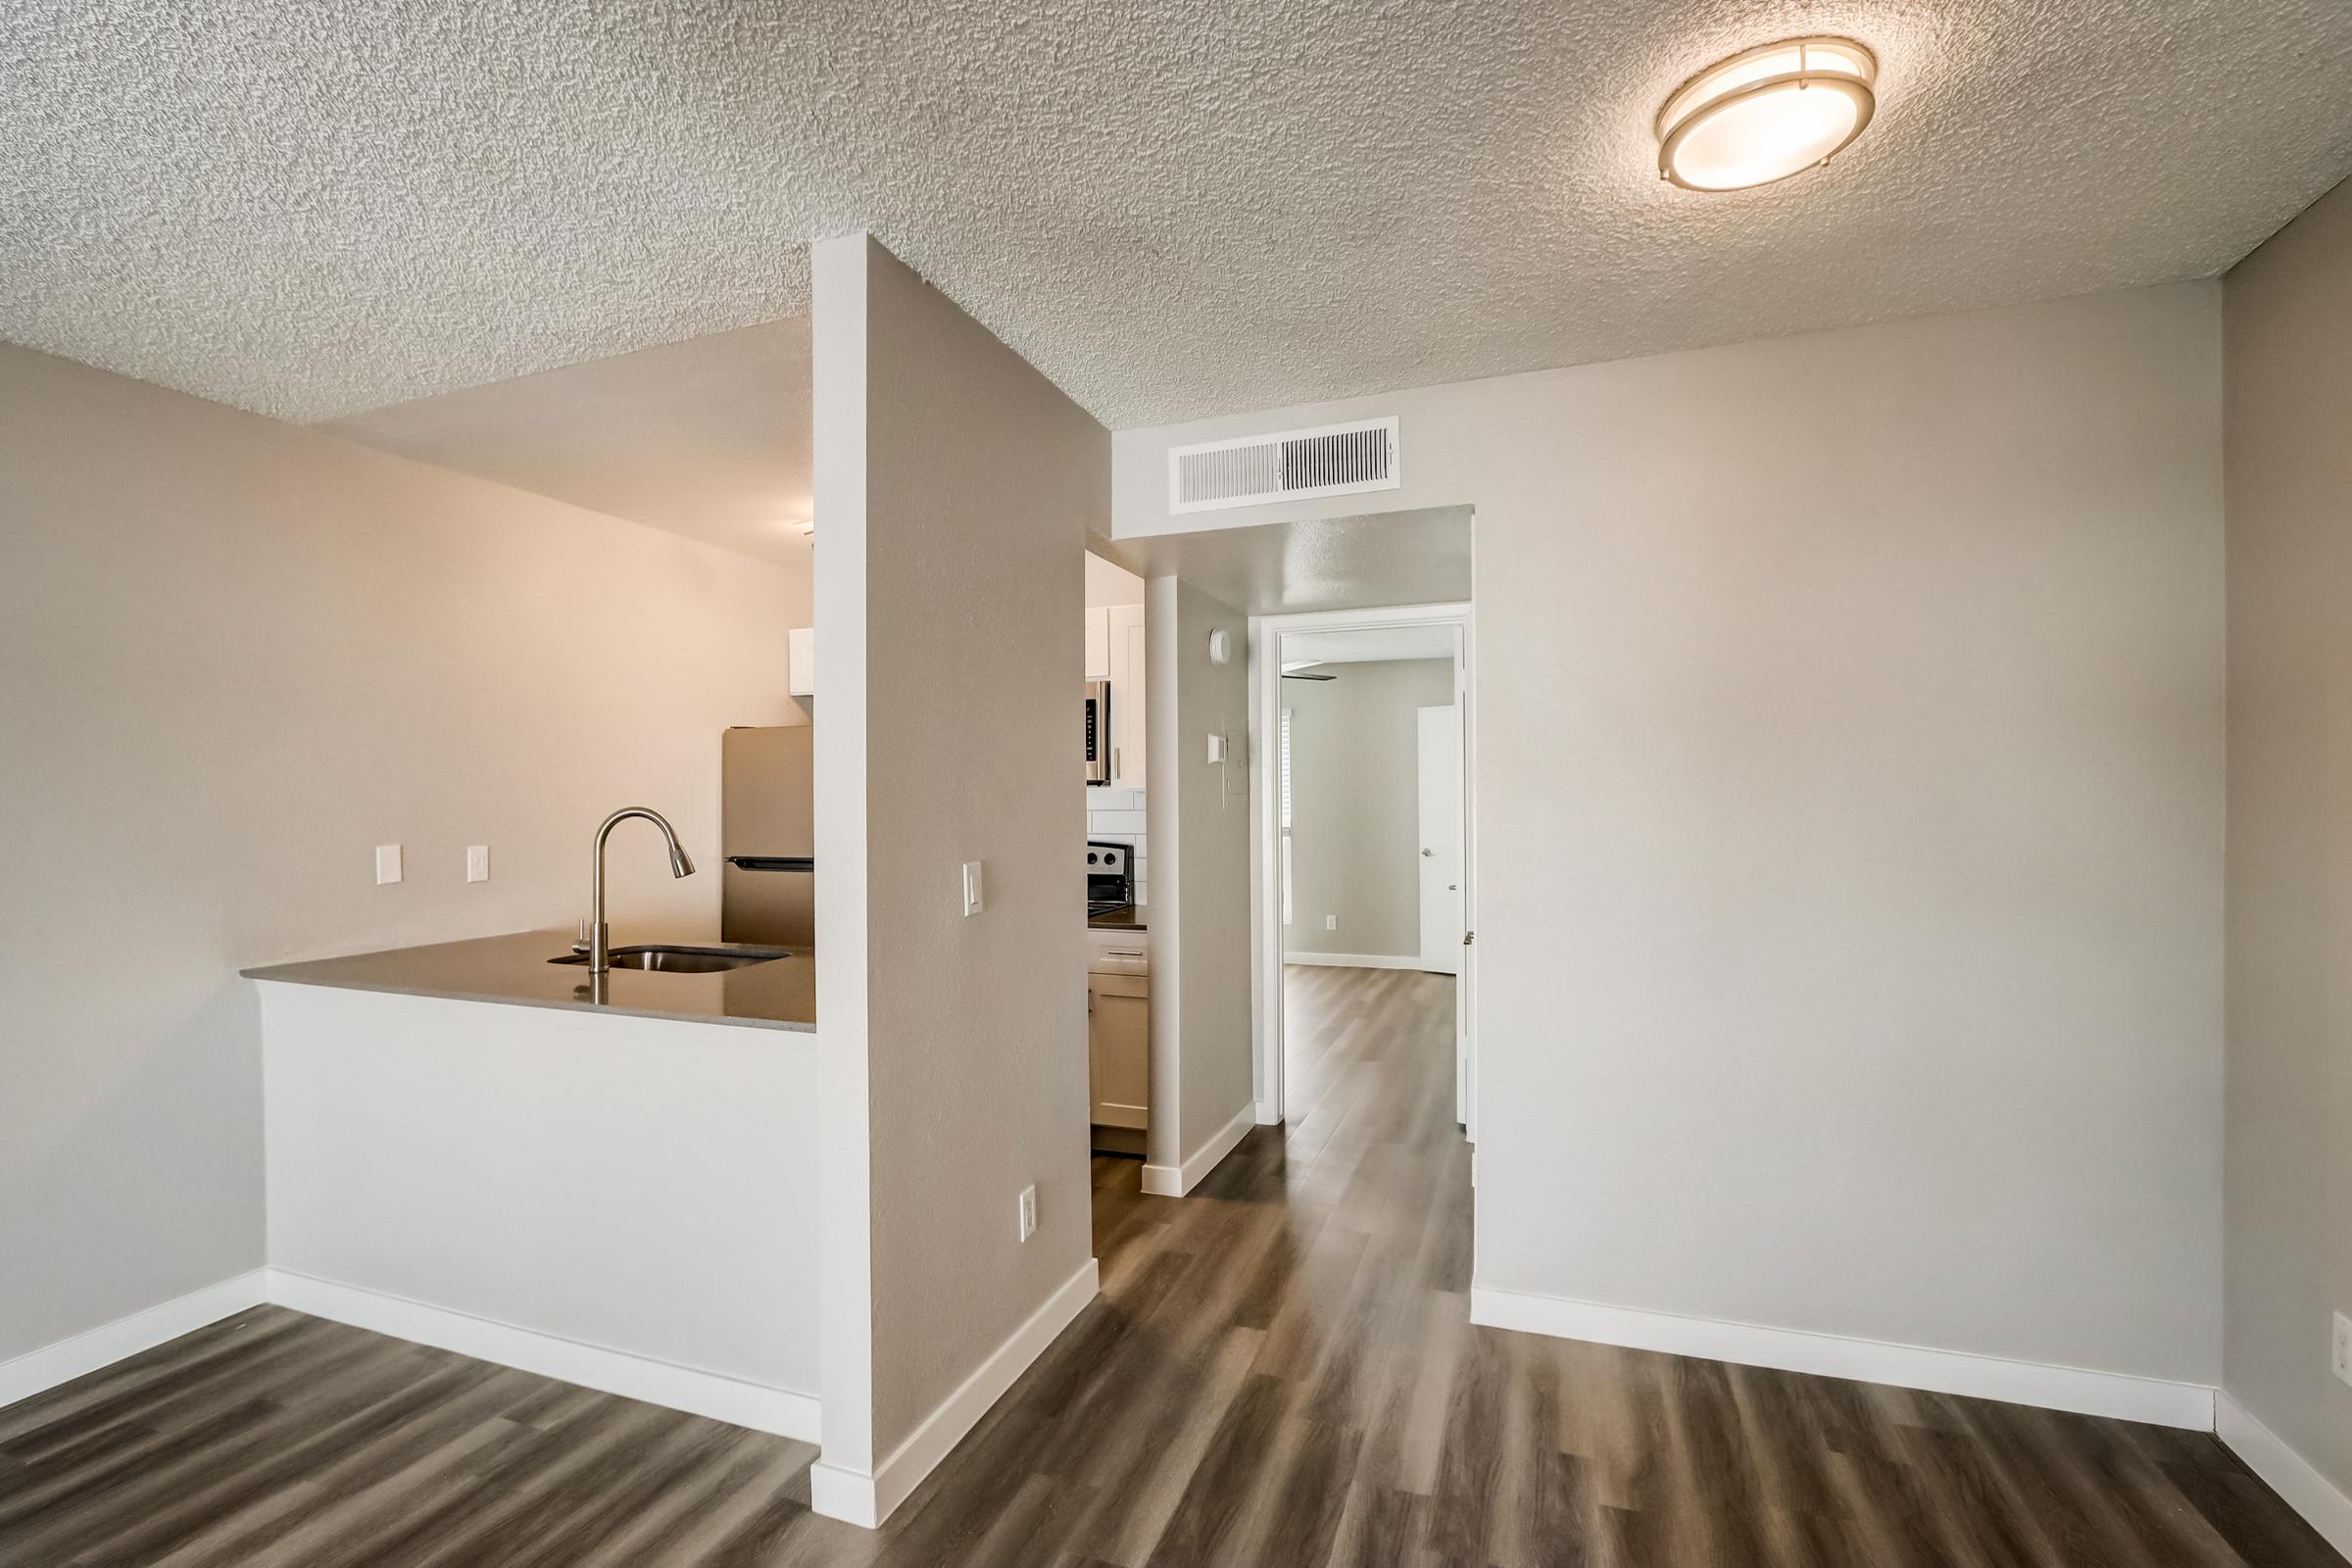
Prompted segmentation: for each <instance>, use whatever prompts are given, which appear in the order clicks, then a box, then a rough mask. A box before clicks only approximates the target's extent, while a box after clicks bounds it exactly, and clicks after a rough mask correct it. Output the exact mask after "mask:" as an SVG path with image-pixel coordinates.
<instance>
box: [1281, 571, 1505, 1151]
mask: <svg viewBox="0 0 2352 1568" xmlns="http://www.w3.org/2000/svg"><path fill="white" fill-rule="evenodd" d="M1429 625H1451V626H1453V627H1455V628H1456V631H1455V635H1454V650H1453V681H1454V701H1455V702H1457V703H1459V704H1460V705H1461V709H1462V923H1463V928H1464V930H1465V931H1466V932H1475V931H1476V930H1477V929H1478V702H1477V693H1478V660H1477V658H1476V640H1477V618H1476V615H1475V613H1474V612H1473V608H1472V606H1471V605H1469V604H1467V603H1462V602H1453V603H1446V604H1435V605H1393V606H1389V607H1386V608H1383V609H1373V610H1325V611H1312V612H1303V613H1293V614H1283V615H1252V616H1250V959H1251V962H1250V1016H1251V1019H1252V1023H1253V1027H1252V1028H1251V1030H1250V1057H1251V1066H1252V1069H1253V1071H1254V1073H1255V1085H1256V1095H1257V1119H1258V1122H1259V1124H1260V1125H1261V1126H1272V1125H1274V1124H1276V1123H1278V1122H1280V1121H1281V1120H1282V1119H1283V1116H1284V1114H1285V1109H1286V1103H1285V1099H1284V1093H1285V1090H1284V1083H1283V1016H1282V968H1283V951H1282V950H1283V941H1282V862H1281V856H1280V853H1279V841H1280V836H1281V818H1280V815H1279V806H1278V802H1277V798H1276V790H1277V779H1276V773H1277V772H1278V770H1279V768H1280V766H1281V755H1280V746H1279V742H1278V740H1277V737H1278V736H1279V735H1280V733H1281V725H1282V657H1281V646H1282V644H1281V639H1282V636H1283V634H1284V633H1285V632H1300V631H1378V630H1381V629H1383V628H1386V627H1391V626H1429ZM1474 956H1475V949H1473V950H1471V951H1470V952H1465V953H1464V954H1463V955H1462V968H1461V974H1460V976H1459V977H1458V979H1457V981H1456V984H1457V986H1458V987H1459V989H1458V990H1457V992H1456V994H1455V1003H1454V1028H1455V1031H1456V1038H1457V1039H1458V1040H1461V1041H1463V1042H1465V1043H1466V1048H1467V1049H1466V1051H1465V1052H1464V1057H1465V1061H1464V1070H1463V1072H1462V1073H1461V1074H1460V1075H1459V1076H1457V1080H1456V1084H1455V1088H1456V1092H1457V1094H1458V1096H1459V1099H1460V1103H1461V1105H1462V1127H1463V1131H1464V1132H1465V1133H1466V1134H1467V1135H1468V1137H1469V1138H1470V1140H1471V1141H1472V1142H1474V1143H1475V1142H1476V1141H1477V1138H1478V1123H1477V1107H1478V1096H1477V1060H1478V1031H1477V1027H1476V1017H1477V1008H1476V984H1475V975H1476V969H1475V967H1474Z"/></svg>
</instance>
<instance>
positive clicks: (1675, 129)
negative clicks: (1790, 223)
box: [1658, 38, 1879, 190]
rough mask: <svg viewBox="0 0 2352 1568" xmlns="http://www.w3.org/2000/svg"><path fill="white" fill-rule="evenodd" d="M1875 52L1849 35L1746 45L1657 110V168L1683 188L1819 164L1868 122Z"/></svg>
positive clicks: (1744, 181)
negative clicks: (1748, 47)
mask: <svg viewBox="0 0 2352 1568" xmlns="http://www.w3.org/2000/svg"><path fill="white" fill-rule="evenodd" d="M1878 79H1879V62H1878V58H1877V57H1876V56H1875V55H1873V54H1872V53H1871V52H1870V51H1869V50H1868V49H1866V48H1864V47H1863V46H1862V45H1860V44H1858V43H1856V42H1854V40H1853V39H1851V38H1790V39H1788V40H1787V41H1785V42H1782V43H1768V44H1765V45H1763V46H1762V47H1760V48H1755V49H1748V50H1743V51H1741V52H1740V53H1739V54H1736V55H1734V56H1732V58H1731V59H1729V60H1725V61H1721V62H1719V63H1718V64H1716V65H1712V66H1709V67H1708V68H1707V69H1706V70H1704V71H1702V72H1700V73H1698V74H1697V75H1695V76H1692V77H1691V79H1690V80H1689V81H1686V82H1684V83H1683V84H1682V86H1680V87H1678V88H1676V89H1675V93H1674V96H1673V97H1671V98H1669V99H1667V100H1666V107H1665V108H1663V109H1661V110H1659V111H1658V175H1659V177H1660V178H1662V179H1670V180H1672V181H1673V182H1674V183H1676V184H1677V185H1680V186H1682V187H1683V188H1684V189H1685V190H1744V189H1746V188H1747V187H1748V186H1750V185H1769V184H1771V183H1772V182H1773V181H1774V180H1776V179H1787V178H1788V177H1789V175H1791V174H1801V173H1803V172H1805V171H1806V170H1808V169H1812V168H1815V167H1816V166H1818V165H1821V164H1826V163H1828V162H1829V161H1830V158H1831V156H1832V155H1833V154H1836V153H1838V152H1840V151H1842V150H1843V149H1844V148H1845V147H1846V146H1847V145H1848V144H1849V143H1851V142H1852V141H1853V139H1854V138H1855V137H1856V136H1859V135H1861V134H1862V131H1863V129H1864V127H1866V126H1867V125H1869V123H1870V117H1871V114H1872V113H1873V112H1874V111H1875V110H1876V109H1877V108H1878V98H1877V97H1876V95H1875V94H1873V93H1872V92H1871V86H1872V84H1873V83H1875V82H1876V81H1877V80H1878Z"/></svg>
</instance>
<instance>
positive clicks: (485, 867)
mask: <svg viewBox="0 0 2352 1568" xmlns="http://www.w3.org/2000/svg"><path fill="white" fill-rule="evenodd" d="M489 880H490V846H489V845H487V844H474V845H469V846H467V848H466V881H468V882H487V881H489Z"/></svg>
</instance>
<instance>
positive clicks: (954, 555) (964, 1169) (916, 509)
mask: <svg viewBox="0 0 2352 1568" xmlns="http://www.w3.org/2000/svg"><path fill="white" fill-rule="evenodd" d="M813 277H814V283H813V290H814V349H815V367H816V369H815V375H816V382H815V398H816V402H815V415H816V446H815V465H816V505H817V515H818V516H819V517H820V518H821V519H822V523H821V527H822V535H823V539H824V543H823V545H822V547H821V548H820V549H819V550H818V551H817V567H816V569H817V596H816V625H817V629H818V633H819V635H820V637H821V638H822V640H823V643H824V648H825V690H824V695H823V697H822V698H821V699H820V703H821V711H820V712H819V714H818V720H819V721H818V724H817V734H816V826H817V838H818V840H819V842H820V843H823V844H825V845H828V846H835V845H837V846H840V847H841V848H839V849H837V850H828V851H827V852H825V853H827V854H828V855H829V856H831V857H832V858H833V859H835V860H843V859H847V860H851V861H854V862H856V863H855V864H854V865H852V866H850V867H848V868H847V870H848V874H847V875H844V876H838V877H823V878H819V880H818V883H817V901H818V902H817V933H818V935H817V941H818V947H819V950H820V953H821V954H823V956H824V958H825V961H824V962H822V963H820V965H819V967H818V971H817V987H818V993H817V1005H818V1016H819V1017H820V1018H821V1019H822V1020H823V1027H822V1033H821V1038H822V1040H823V1042H824V1047H825V1051H824V1054H825V1056H826V1059H827V1063H828V1069H827V1070H828V1071H829V1072H830V1073H833V1074H835V1075H836V1077H835V1079H834V1080H833V1081H832V1082H830V1083H829V1086H828V1089H827V1096H826V1107H825V1108H826V1123H827V1125H826V1129H825V1132H824V1135H823V1136H824V1139H825V1152H824V1158H825V1166H826V1183H827V1188H826V1213H825V1224H826V1227H827V1239H826V1241H825V1243H824V1249H823V1252H824V1269H825V1278H824V1292H825V1304H824V1324H825V1345H824V1358H825V1380H824V1401H825V1451H824V1464H825V1466H826V1467H827V1468H828V1470H829V1472H830V1473H831V1475H832V1476H834V1477H846V1478H849V1479H850V1481H851V1482H852V1483H855V1482H856V1481H857V1480H858V1479H860V1478H866V1477H871V1476H872V1475H873V1473H874V1469H875V1466H876V1464H877V1462H878V1461H881V1460H884V1459H887V1458H888V1457H889V1455H890V1454H891V1452H892V1450H893V1449H894V1448H895V1447H896V1446H898V1445H899V1443H900V1442H901V1441H903V1440H904V1439H906V1438H907V1436H908V1435H909V1434H910V1433H911V1432H913V1431H914V1429H915V1427H916V1426H917V1424H918V1423H920V1422H921V1421H922V1420H923V1419H924V1418H925V1417H927V1416H929V1415H930V1414H931V1413H932V1411H933V1410H934V1409H935V1408H936V1407H937V1406H938V1405H939V1404H940V1403H941V1401H942V1400H944V1399H946V1398H947V1397H948V1396H949V1395H950V1394H952V1393H953V1392H954V1391H955V1390H956V1387H957V1385H959V1384H960V1383H962V1382H963V1380H964V1379H965V1378H966V1377H968V1376H969V1375H971V1374H972V1373H973V1372H974V1371H975V1370H976V1369H978V1368H979V1367H980V1365H981V1363H982V1362H983V1361H984V1360H985V1359H986V1358H987V1357H988V1356H989V1355H990V1354H991V1353H992V1352H994V1351H995V1350H996V1349H997V1348H998V1347H999V1346H1000V1345H1002V1344H1003V1343H1004V1342H1005V1339H1006V1338H1007V1336H1009V1335H1010V1334H1011V1333H1012V1332H1013V1330H1014V1329H1015V1328H1017V1327H1018V1326H1020V1324H1021V1323H1022V1322H1023V1321H1024V1320H1025V1319H1027V1318H1028V1317H1029V1316H1030V1315H1031V1314H1032V1313H1034V1312H1035V1311H1036V1310H1037V1309H1038V1308H1039V1307H1040V1306H1042V1305H1044V1304H1045V1303H1046V1301H1047V1300H1048V1299H1049V1298H1050V1297H1052V1296H1053V1295H1054V1292H1055V1291H1057V1290H1058V1289H1060V1288H1061V1287H1062V1286H1064V1285H1065V1284H1067V1283H1068V1282H1069V1281H1070V1280H1071V1279H1072V1277H1073V1276H1074V1275H1075V1274H1076V1273H1077V1272H1078V1271H1079V1270H1080V1269H1081V1268H1083V1267H1084V1266H1085V1265H1086V1264H1087V1262H1088V1260H1089V1259H1090V1258H1091V1257H1092V1255H1093V1228H1092V1210H1091V1184H1090V1181H1089V1178H1088V1171H1087V1157H1088V1156H1087V1057H1086V995H1085V987H1084V984H1083V979H1084V975H1085V971H1086V950H1085V926H1086V919H1085V885H1084V881H1083V879H1082V878H1081V877H1080V876H1079V875H1078V874H1077V872H1078V868H1079V865H1080V861H1079V854H1080V850H1081V846H1082V844H1083V836H1082V835H1083V831H1084V822H1085V802H1084V799H1083V795H1084V789H1085V786H1084V783H1083V781H1082V780H1081V779H1080V777H1079V776H1078V771H1077V769H1076V768H1075V767H1073V766H1072V765H1071V761H1070V759H1071V746H1072V740H1071V736H1072V730H1071V720H1072V712H1073V709H1072V704H1073V702H1074V700H1075V698H1076V696H1077V691H1076V687H1077V676H1076V673H1075V672H1076V671H1078V670H1079V669H1080V668H1081V667H1082V664H1083V658H1084V653H1083V648H1082V645H1081V638H1082V636H1083V633H1084V629H1085V623H1084V594H1083V583H1084V573H1083V559H1084V557H1083V548H1082V547H1083V544H1084V541H1085V538H1086V531H1087V529H1088V528H1090V527H1092V528H1094V529H1096V530H1098V531H1099V530H1100V529H1101V527H1102V526H1103V515H1104V512H1105V510H1106V508H1107V506H1108V492H1109V461H1110V453H1109V437H1108V436H1107V434H1105V432H1104V431H1103V428H1102V427H1101V426H1100V425H1098V424H1097V423H1096V422H1095V421H1094V420H1093V419H1092V418H1091V417H1088V416H1087V414H1086V413H1085V412H1084V411H1083V410H1081V409H1079V408H1078V407H1077V406H1076V405H1075V404H1073V403H1071V402H1070V401H1069V400H1068V399H1066V398H1064V397H1063V396H1062V395H1061V393H1060V392H1058V391H1057V390H1055V389H1054V385H1053V383H1051V382H1050V381H1048V380H1047V379H1046V378H1045V377H1044V376H1042V375H1040V374H1039V373H1038V372H1037V371H1036V370H1034V369H1032V368H1030V367H1029V366H1028V365H1027V364H1025V363H1024V362H1023V361H1022V360H1021V359H1020V357H1019V356H1017V355H1016V354H1014V353H1013V352H1012V351H1011V350H1010V349H1007V348H1005V346H1004V345H1003V344H1002V343H1000V342H998V341H997V340H996V339H995V338H994V337H991V336H990V335H989V334H988V333H987V331H985V330H984V329H983V328H981V327H980V326H979V325H978V323H976V322H974V321H973V320H971V319H969V318H968V317H966V316H965V315H964V314H963V313H962V312H960V311H958V310H957V309H956V307H955V305H954V304H953V303H952V302H951V301H949V300H948V299H947V298H946V297H945V296H944V295H942V294H940V293H939V292H938V291H937V290H935V289H933V288H931V287H930V286H929V285H927V284H925V283H924V282H923V281H922V280H921V279H920V278H918V277H916V276H915V275H914V273H912V272H911V271H909V270H907V269H906V268H905V267H904V266H902V265H901V264H900V263H899V262H898V261H896V260H895V259H894V258H892V257H891V256H890V255H889V253H888V252H886V251H885V250H883V249H882V248H881V247H880V246H879V245H877V244H875V243H873V242H872V241H871V240H869V239H868V238H866V237H865V236H864V235H856V236H852V237H849V238H846V239H837V240H827V241H824V242H821V243H819V244H818V245H817V246H816V247H815V248H814V252H813ZM861 845H862V853H860V850H859V846H861ZM967 860H978V861H981V862H982V863H983V864H984V866H985V867H986V872H985V876H986V895H987V907H986V909H985V910H984V911H983V912H981V913H980V914H977V915H974V916H971V917H968V918H967V917H965V916H964V915H963V914H962V912H961V903H960V875H959V870H960V867H961V865H962V863H963V862H964V861H967ZM1031 1184H1034V1185H1035V1186H1036V1188H1037V1193H1038V1217H1039V1223H1040V1229H1039V1232H1038V1234H1037V1235H1036V1236H1035V1237H1033V1238H1031V1239H1030V1240H1029V1241H1028V1242H1027V1243H1026V1244H1023V1243H1022V1242H1021V1241H1020V1240H1019V1238H1018V1234H1017V1226H1016V1214H1017V1206H1016V1199H1017V1196H1018V1194H1019V1192H1020V1190H1021V1188H1023V1187H1024V1186H1028V1185H1031ZM830 1484H831V1481H830V1480H828V1482H827V1485H830Z"/></svg>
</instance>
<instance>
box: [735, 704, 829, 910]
mask: <svg viewBox="0 0 2352 1568" xmlns="http://www.w3.org/2000/svg"><path fill="white" fill-rule="evenodd" d="M810 728H811V727H810V726H809V725H807V724H793V725H785V726H778V727H774V728H769V727H765V726H761V727H758V728H742V729H731V730H728V731H727V732H726V735H725V736H724V738H723V739H722V740H721V741H720V743H719V819H718V838H719V854H720V855H721V857H723V858H724V859H725V861H726V864H725V866H724V868H723V869H722V871H721V873H720V888H719V914H718V935H719V940H720V941H722V942H760V943H768V944H772V945H775V946H779V947H786V948H792V949H795V950H797V951H800V952H804V953H806V952H812V951H814V949H815V947H816V844H815V836H816V827H815V815H814V812H813V811H812V810H811V809H810V806H809V785H810V777H811V773H810V753H809V738H810Z"/></svg>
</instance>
